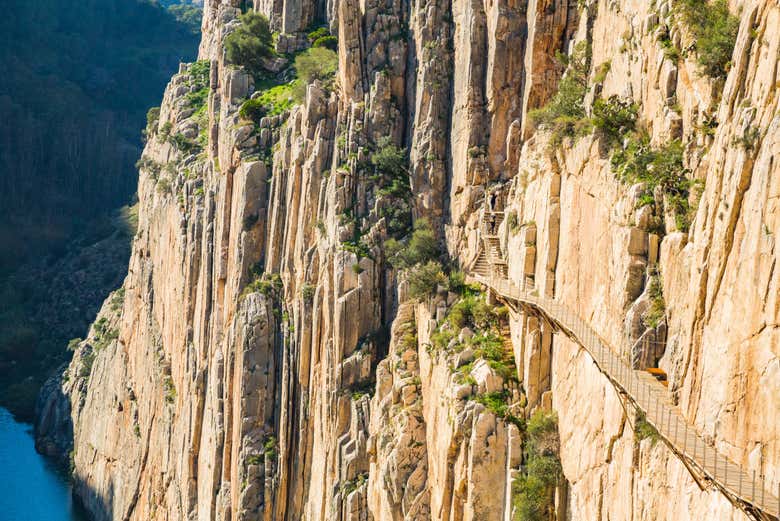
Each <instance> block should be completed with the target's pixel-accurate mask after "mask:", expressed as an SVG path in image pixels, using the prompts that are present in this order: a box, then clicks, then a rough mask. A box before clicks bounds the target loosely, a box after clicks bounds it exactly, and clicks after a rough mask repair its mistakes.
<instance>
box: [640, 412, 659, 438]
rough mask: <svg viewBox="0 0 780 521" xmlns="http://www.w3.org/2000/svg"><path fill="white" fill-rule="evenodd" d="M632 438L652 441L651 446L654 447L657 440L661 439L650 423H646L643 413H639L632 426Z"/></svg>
mask: <svg viewBox="0 0 780 521" xmlns="http://www.w3.org/2000/svg"><path fill="white" fill-rule="evenodd" d="M634 436H635V437H636V439H637V440H639V441H642V440H646V439H648V438H649V439H650V440H652V443H653V445H655V444H656V443H657V442H658V440H660V439H661V436H660V435H659V434H658V431H657V430H656V428H655V427H653V425H652V424H651V423H650V422H648V421H647V416H645V414H644V413H643V412H640V413H639V414H638V415H637V418H636V423H635V424H634Z"/></svg>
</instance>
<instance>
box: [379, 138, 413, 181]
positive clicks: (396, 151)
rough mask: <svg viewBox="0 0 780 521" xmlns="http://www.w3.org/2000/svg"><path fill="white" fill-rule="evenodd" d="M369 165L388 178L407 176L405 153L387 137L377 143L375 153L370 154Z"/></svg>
mask: <svg viewBox="0 0 780 521" xmlns="http://www.w3.org/2000/svg"><path fill="white" fill-rule="evenodd" d="M371 163H372V164H373V165H374V166H375V167H376V168H377V169H378V170H379V171H380V172H382V173H383V174H386V175H388V176H390V177H398V176H408V175H409V174H408V169H407V168H406V164H407V161H406V152H405V151H404V150H403V149H401V148H398V147H397V146H395V144H394V143H393V140H392V138H391V137H389V136H384V137H382V138H380V139H379V141H378V142H377V148H376V151H375V152H374V153H373V154H371Z"/></svg>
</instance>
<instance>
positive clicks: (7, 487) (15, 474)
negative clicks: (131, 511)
mask: <svg viewBox="0 0 780 521" xmlns="http://www.w3.org/2000/svg"><path fill="white" fill-rule="evenodd" d="M70 491H71V487H70V481H69V479H68V475H67V473H66V472H63V471H61V470H59V469H57V468H56V467H55V466H54V465H52V464H51V463H49V462H48V461H47V460H46V459H44V458H43V456H41V455H40V454H38V453H37V452H35V445H34V442H33V435H32V427H31V426H30V425H27V424H25V423H18V422H17V421H16V420H14V418H13V416H11V413H9V412H8V411H6V410H5V409H2V408H0V521H87V520H88V518H87V517H86V516H85V515H84V514H83V513H81V512H79V511H78V509H77V507H76V505H74V504H73V498H72V496H71V493H70Z"/></svg>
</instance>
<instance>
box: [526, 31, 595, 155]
mask: <svg viewBox="0 0 780 521" xmlns="http://www.w3.org/2000/svg"><path fill="white" fill-rule="evenodd" d="M558 58H559V60H560V61H561V62H562V63H563V64H564V65H565V66H566V72H565V73H564V75H563V77H562V78H561V81H560V82H559V83H558V91H557V92H556V93H555V95H554V96H553V97H552V99H551V100H550V102H549V103H548V104H547V105H545V106H544V107H542V108H540V109H536V110H532V111H531V112H530V113H529V114H528V116H529V118H530V121H531V123H532V124H533V125H534V126H536V127H539V128H544V129H547V130H550V131H551V132H552V136H551V143H552V144H553V145H556V144H559V143H560V142H561V140H562V139H563V138H564V137H566V136H568V137H575V136H578V135H582V134H583V133H585V132H586V131H589V130H590V126H589V125H588V120H587V118H586V117H585V103H584V100H585V92H586V90H587V87H588V62H589V61H590V49H589V48H588V46H587V44H586V43H585V42H580V43H578V44H577V45H576V47H575V48H574V52H573V53H572V56H571V57H566V56H562V55H559V56H558Z"/></svg>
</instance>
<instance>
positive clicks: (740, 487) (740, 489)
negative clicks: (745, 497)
mask: <svg viewBox="0 0 780 521" xmlns="http://www.w3.org/2000/svg"><path fill="white" fill-rule="evenodd" d="M742 474H743V472H742V469H739V496H740V497H741V496H742Z"/></svg>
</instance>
